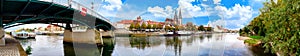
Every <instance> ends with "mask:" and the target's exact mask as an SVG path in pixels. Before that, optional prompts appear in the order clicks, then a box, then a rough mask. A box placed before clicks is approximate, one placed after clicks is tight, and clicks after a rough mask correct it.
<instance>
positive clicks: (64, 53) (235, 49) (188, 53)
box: [19, 33, 266, 56]
mask: <svg viewBox="0 0 300 56" xmlns="http://www.w3.org/2000/svg"><path fill="white" fill-rule="evenodd" d="M237 37H239V34H235V33H215V34H199V35H195V36H178V37H164V36H154V37H115V38H103V42H104V47H98V49H91V48H85V47H76V48H77V49H80V50H81V51H82V54H86V55H87V56H95V52H100V55H102V56H258V55H266V54H265V53H263V49H260V48H249V47H247V46H246V45H245V44H244V42H243V41H241V40H238V39H237ZM62 39H63V37H62V36H43V35H41V36H37V37H36V39H19V41H20V42H21V44H22V46H23V48H24V49H26V48H27V47H28V46H30V47H32V50H31V53H32V54H31V55H30V56H75V54H74V53H75V52H74V47H73V45H72V43H63V40H62ZM96 54H98V53H96Z"/></svg>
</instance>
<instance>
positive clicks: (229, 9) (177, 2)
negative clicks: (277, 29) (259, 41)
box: [19, 0, 265, 29]
mask: <svg viewBox="0 0 300 56" xmlns="http://www.w3.org/2000/svg"><path fill="white" fill-rule="evenodd" d="M45 1H47V0H45ZM49 1H52V0H49ZM55 1H60V2H62V3H66V2H67V1H63V0H55ZM73 1H77V2H80V3H81V4H83V5H86V6H88V7H89V6H91V5H90V3H91V2H93V1H94V4H95V5H94V6H95V10H96V11H97V12H98V13H99V14H101V15H102V16H104V17H106V18H108V19H110V21H112V22H118V21H120V20H124V19H135V18H136V17H137V16H141V17H142V19H144V20H153V21H159V22H163V21H164V20H165V18H173V16H174V12H175V11H177V10H179V8H180V9H181V10H182V16H183V24H185V23H187V22H193V23H194V24H196V25H205V26H207V25H210V26H213V27H214V26H216V25H222V26H223V27H225V28H228V29H240V28H242V27H244V26H245V25H247V24H248V23H249V22H250V21H251V20H252V19H253V18H255V17H256V16H258V15H259V14H260V12H259V9H260V8H262V7H263V2H264V1H265V0H73ZM19 27H26V26H19Z"/></svg>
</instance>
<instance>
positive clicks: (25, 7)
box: [14, 0, 30, 20]
mask: <svg viewBox="0 0 300 56" xmlns="http://www.w3.org/2000/svg"><path fill="white" fill-rule="evenodd" d="M29 4H30V0H28V2H27V4H26V5H25V6H24V8H23V9H22V10H21V12H20V13H19V15H18V16H17V17H16V18H15V19H14V20H17V19H18V18H19V17H20V15H21V14H23V12H24V11H25V10H26V9H27V7H28V5H29Z"/></svg>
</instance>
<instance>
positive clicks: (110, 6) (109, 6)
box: [102, 0, 122, 10]
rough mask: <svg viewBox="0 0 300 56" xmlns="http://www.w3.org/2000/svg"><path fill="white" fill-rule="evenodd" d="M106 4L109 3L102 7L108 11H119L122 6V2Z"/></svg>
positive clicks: (108, 1)
mask: <svg viewBox="0 0 300 56" xmlns="http://www.w3.org/2000/svg"><path fill="white" fill-rule="evenodd" d="M104 2H107V3H109V4H106V5H103V6H102V7H103V8H105V9H107V10H114V9H117V10H119V9H120V8H121V6H122V1H121V0H105V1H104Z"/></svg>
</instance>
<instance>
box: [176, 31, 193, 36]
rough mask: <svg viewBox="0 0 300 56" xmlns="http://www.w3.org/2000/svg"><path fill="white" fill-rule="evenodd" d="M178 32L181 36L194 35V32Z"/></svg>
mask: <svg viewBox="0 0 300 56" xmlns="http://www.w3.org/2000/svg"><path fill="white" fill-rule="evenodd" d="M177 32H178V34H179V35H180V36H189V35H192V34H193V32H191V31H177Z"/></svg>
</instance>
